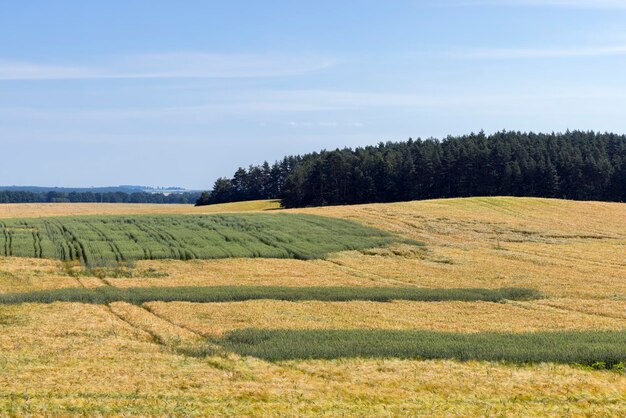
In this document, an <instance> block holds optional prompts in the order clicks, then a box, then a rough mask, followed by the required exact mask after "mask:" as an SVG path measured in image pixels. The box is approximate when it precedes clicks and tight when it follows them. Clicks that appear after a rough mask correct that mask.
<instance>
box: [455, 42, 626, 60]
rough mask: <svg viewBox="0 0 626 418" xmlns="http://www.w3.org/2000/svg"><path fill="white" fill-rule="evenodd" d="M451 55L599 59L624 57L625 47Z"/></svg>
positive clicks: (482, 50) (479, 50) (459, 54)
mask: <svg viewBox="0 0 626 418" xmlns="http://www.w3.org/2000/svg"><path fill="white" fill-rule="evenodd" d="M451 55H453V56H455V57H461V58H485V59H515V58H519V59H523V58H576V57H601V56H616V55H626V45H615V46H596V47H574V48H477V49H468V50H465V51H460V52H456V53H451Z"/></svg>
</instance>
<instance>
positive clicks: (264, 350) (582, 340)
mask: <svg viewBox="0 0 626 418" xmlns="http://www.w3.org/2000/svg"><path fill="white" fill-rule="evenodd" d="M214 342H216V343H218V344H220V345H221V346H222V347H223V348H224V349H225V350H228V351H233V352H235V353H237V354H240V355H249V356H254V357H258V358H261V359H265V360H270V361H279V360H296V359H298V360H300V359H337V358H350V357H364V358H368V357H369V358H372V357H375V358H401V359H456V360H486V361H504V362H511V363H540V362H554V363H567V364H584V365H589V366H592V365H594V364H604V365H606V367H607V368H613V367H614V366H618V365H620V364H622V365H623V364H624V362H626V330H622V331H558V332H554V331H552V332H532V333H494V332H483V333H475V334H461V333H450V332H437V331H422V330H408V331H396V330H361V329H356V330H355V329H352V330H272V329H254V328H250V329H242V330H236V331H231V332H229V333H227V334H226V335H225V336H224V337H222V338H221V339H219V340H216V341H214ZM190 354H193V353H190Z"/></svg>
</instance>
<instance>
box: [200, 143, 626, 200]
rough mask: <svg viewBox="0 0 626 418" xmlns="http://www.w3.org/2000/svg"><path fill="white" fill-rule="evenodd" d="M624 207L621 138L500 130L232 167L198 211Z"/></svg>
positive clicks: (625, 153)
mask: <svg viewBox="0 0 626 418" xmlns="http://www.w3.org/2000/svg"><path fill="white" fill-rule="evenodd" d="M502 195H506V196H530V197H554V198H563V199H573V200H602V201H618V202H624V201H626V136H624V135H617V134H612V133H596V132H591V131H590V132H584V131H571V132H570V131H567V132H565V133H551V134H536V133H532V132H530V133H522V132H513V131H502V132H498V133H495V134H492V135H485V133H484V132H480V133H477V134H475V133H472V134H470V135H463V136H448V137H447V138H445V139H443V140H438V139H432V138H431V139H425V140H422V139H416V140H413V139H409V140H408V141H404V142H387V143H382V142H381V143H379V144H378V145H375V146H367V147H361V148H356V149H351V148H344V149H336V150H334V151H326V150H324V151H321V152H314V153H310V154H305V155H301V156H289V157H285V158H284V159H283V160H281V161H277V162H276V163H274V164H273V165H270V164H268V163H267V162H264V163H263V164H262V165H258V166H250V167H248V168H247V169H244V168H239V169H238V170H237V171H236V172H235V174H234V175H233V177H232V178H225V177H222V178H219V179H218V180H216V182H215V184H214V186H213V189H212V190H211V191H207V192H204V193H202V195H201V196H200V198H199V199H198V201H197V204H198V205H206V204H212V203H222V202H232V201H241V200H252V199H282V205H283V206H284V207H304V206H323V205H344V204H358V203H373V202H394V201H407V200H417V199H435V198H449V197H469V196H502Z"/></svg>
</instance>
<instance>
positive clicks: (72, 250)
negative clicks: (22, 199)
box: [0, 213, 403, 268]
mask: <svg viewBox="0 0 626 418" xmlns="http://www.w3.org/2000/svg"><path fill="white" fill-rule="evenodd" d="M399 241H403V240H402V239H400V238H398V237H396V236H394V235H392V234H390V233H387V232H384V231H380V230H378V229H375V228H370V227H367V226H364V225H361V224H358V223H356V222H353V221H349V220H345V219H337V218H328V217H322V216H315V215H306V214H285V213H278V214H261V213H255V214H220V215H133V216H80V217H56V218H33V219H4V220H2V221H0V256H16V257H37V258H55V259H60V260H64V261H80V262H81V263H82V264H83V265H84V266H87V267H90V268H91V267H105V266H117V265H124V264H128V263H132V262H133V261H136V260H146V259H166V258H169V259H179V260H189V259H213V258H227V257H267V258H297V259H304V260H306V259H315V258H323V257H325V256H326V255H327V254H328V253H331V252H335V251H343V250H361V249H367V248H374V247H379V246H384V245H386V244H389V243H392V242H399Z"/></svg>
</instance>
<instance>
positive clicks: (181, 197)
mask: <svg viewBox="0 0 626 418" xmlns="http://www.w3.org/2000/svg"><path fill="white" fill-rule="evenodd" d="M199 198H200V193H172V194H164V193H145V192H136V193H125V192H104V193H96V192H58V191H50V192H45V193H43V192H29V191H13V190H0V203H78V202H84V203H89V202H97V203H195V202H196V201H197V200H198V199H199Z"/></svg>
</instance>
